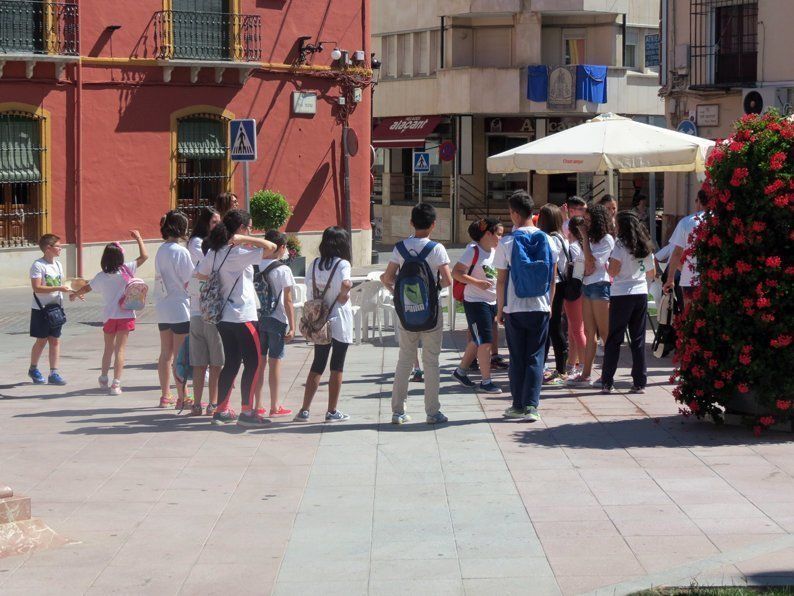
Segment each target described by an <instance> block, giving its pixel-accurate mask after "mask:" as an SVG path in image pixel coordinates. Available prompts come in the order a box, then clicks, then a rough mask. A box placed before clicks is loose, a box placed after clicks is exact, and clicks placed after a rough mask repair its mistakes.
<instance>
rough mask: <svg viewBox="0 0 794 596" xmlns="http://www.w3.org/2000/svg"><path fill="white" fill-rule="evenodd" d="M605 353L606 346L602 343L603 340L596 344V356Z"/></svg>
mask: <svg viewBox="0 0 794 596" xmlns="http://www.w3.org/2000/svg"><path fill="white" fill-rule="evenodd" d="M603 355H604V346H602V345H601V342H598V344H597V345H596V356H603Z"/></svg>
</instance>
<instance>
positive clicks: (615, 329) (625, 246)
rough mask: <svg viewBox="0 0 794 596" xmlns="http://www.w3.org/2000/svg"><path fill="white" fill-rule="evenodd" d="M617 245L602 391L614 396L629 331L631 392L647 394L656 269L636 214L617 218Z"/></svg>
mask: <svg viewBox="0 0 794 596" xmlns="http://www.w3.org/2000/svg"><path fill="white" fill-rule="evenodd" d="M616 222H617V236H618V238H617V242H616V243H615V248H614V249H613V250H612V254H611V255H610V257H609V267H608V272H609V275H611V276H612V278H613V279H612V288H611V292H610V297H609V335H607V339H606V343H605V344H604V367H603V370H602V371H601V391H602V392H603V393H611V392H612V391H613V389H614V386H613V382H614V378H615V370H616V369H617V367H618V358H619V357H620V344H621V343H623V337H624V336H625V334H626V329H627V328H628V330H629V346H630V348H631V378H632V380H633V382H634V384H633V385H632V388H631V390H632V391H633V392H634V393H644V392H645V385H646V383H647V382H648V376H647V371H646V368H645V326H646V320H647V315H648V282H649V281H653V278H654V276H655V275H656V269H655V268H654V262H653V244H652V243H651V238H650V235H649V234H648V230H647V228H646V227H645V226H644V225H643V224H642V222H640V219H639V217H637V214H636V213H634V212H632V211H621V212H620V213H618V215H617V220H616Z"/></svg>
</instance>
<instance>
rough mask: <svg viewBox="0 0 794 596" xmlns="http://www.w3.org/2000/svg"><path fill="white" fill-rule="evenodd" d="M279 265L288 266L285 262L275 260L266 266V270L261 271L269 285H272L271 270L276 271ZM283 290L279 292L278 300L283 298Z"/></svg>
mask: <svg viewBox="0 0 794 596" xmlns="http://www.w3.org/2000/svg"><path fill="white" fill-rule="evenodd" d="M279 267H286V265H285V264H284V263H282V262H280V261H273V262H272V263H270V265H268V266H267V267H265V269H264V271H261V272H260V275H261V276H262V279H264V280H265V283H266V284H267V285H268V286H270V279H269V278H268V275H270V272H271V271H275V270H276V269H278V268H279ZM283 291H284V290H282V291H281V292H279V293H278V296H277V297H276V301H280V300H281V294H282V292H283Z"/></svg>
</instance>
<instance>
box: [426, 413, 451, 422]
mask: <svg viewBox="0 0 794 596" xmlns="http://www.w3.org/2000/svg"><path fill="white" fill-rule="evenodd" d="M448 421H449V418H447V417H446V416H444V414H442V413H441V412H436V413H435V414H433V415H432V416H428V417H427V423H428V424H443V423H444V422H448Z"/></svg>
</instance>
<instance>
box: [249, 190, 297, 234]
mask: <svg viewBox="0 0 794 596" xmlns="http://www.w3.org/2000/svg"><path fill="white" fill-rule="evenodd" d="M291 215H292V207H290V205H289V203H288V202H287V199H286V198H285V197H284V195H282V194H281V193H280V192H277V191H275V190H259V191H257V192H255V193H254V196H252V197H251V220H252V221H253V223H254V228H255V229H257V230H260V231H265V232H266V231H267V230H278V229H279V228H281V227H282V226H283V225H284V224H285V223H287V220H288V219H289V218H290V216H291Z"/></svg>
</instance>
